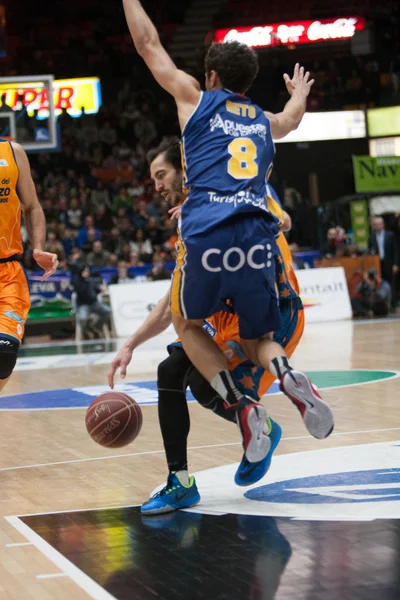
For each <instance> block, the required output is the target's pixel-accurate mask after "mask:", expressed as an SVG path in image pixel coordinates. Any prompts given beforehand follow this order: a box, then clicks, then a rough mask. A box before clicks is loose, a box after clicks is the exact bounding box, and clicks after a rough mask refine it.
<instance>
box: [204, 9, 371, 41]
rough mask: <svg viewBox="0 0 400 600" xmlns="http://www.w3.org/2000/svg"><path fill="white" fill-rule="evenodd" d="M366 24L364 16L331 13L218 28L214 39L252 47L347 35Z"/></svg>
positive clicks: (322, 39) (330, 38) (349, 35)
mask: <svg viewBox="0 0 400 600" xmlns="http://www.w3.org/2000/svg"><path fill="white" fill-rule="evenodd" d="M365 28H366V21H365V19H364V18H363V17H358V16H356V17H333V18H330V19H319V20H309V21H290V22H286V23H273V24H271V25H256V26H253V27H236V28H235V29H217V31H216V32H215V41H216V42H229V41H232V40H235V41H238V42H241V43H242V44H247V45H248V46H250V47H252V48H268V47H270V46H280V45H291V44H311V43H315V42H319V43H321V42H332V41H336V40H343V39H350V38H352V37H353V36H354V34H355V32H356V31H362V30H363V29H365Z"/></svg>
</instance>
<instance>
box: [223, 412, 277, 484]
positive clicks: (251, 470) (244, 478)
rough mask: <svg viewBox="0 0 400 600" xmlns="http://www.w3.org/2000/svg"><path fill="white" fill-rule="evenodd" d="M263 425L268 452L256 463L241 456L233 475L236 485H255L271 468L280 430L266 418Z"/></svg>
mask: <svg viewBox="0 0 400 600" xmlns="http://www.w3.org/2000/svg"><path fill="white" fill-rule="evenodd" d="M265 425H266V427H265V433H266V435H267V436H268V438H269V440H270V449H269V452H268V454H267V455H266V457H265V458H263V459H262V460H260V461H259V462H256V463H251V462H249V461H248V460H247V458H246V455H245V454H243V458H242V460H241V462H240V464H239V467H238V469H237V471H236V473H235V483H236V485H240V486H245V485H251V484H252V483H257V481H260V479H262V478H263V477H264V475H265V474H266V473H267V472H268V470H269V468H270V466H271V461H272V455H273V453H274V451H275V449H276V448H277V446H278V444H279V441H280V439H281V435H282V429H281V426H280V425H278V423H275V421H274V420H273V419H270V418H267V421H266V423H265Z"/></svg>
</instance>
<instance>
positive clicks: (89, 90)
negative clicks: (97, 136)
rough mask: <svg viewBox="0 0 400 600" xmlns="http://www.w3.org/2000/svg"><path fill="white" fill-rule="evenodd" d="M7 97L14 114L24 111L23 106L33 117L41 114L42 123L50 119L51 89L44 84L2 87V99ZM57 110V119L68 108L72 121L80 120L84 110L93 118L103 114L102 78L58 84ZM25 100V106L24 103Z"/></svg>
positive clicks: (73, 80) (3, 85)
mask: <svg viewBox="0 0 400 600" xmlns="http://www.w3.org/2000/svg"><path fill="white" fill-rule="evenodd" d="M4 93H5V94H6V104H7V106H10V107H11V108H12V109H13V110H21V108H22V104H23V105H24V106H25V107H26V110H27V112H28V114H29V116H33V113H34V111H35V110H37V111H38V118H39V119H47V118H48V116H49V94H48V89H47V88H45V87H43V83H41V82H40V81H36V82H35V81H29V82H24V81H21V83H19V84H18V85H17V84H7V83H2V84H0V96H1V95H2V94H4ZM53 94H54V108H55V113H56V115H60V114H61V111H62V109H63V108H66V109H67V111H68V113H69V115H70V116H71V117H79V116H80V115H81V113H82V108H84V109H85V112H86V113H87V114H89V115H91V114H95V113H97V112H98V111H99V108H100V106H101V88H100V79H99V78H98V77H84V78H83V77H82V78H76V79H59V80H56V81H54V86H53ZM20 96H22V98H23V99H22V102H21V100H20Z"/></svg>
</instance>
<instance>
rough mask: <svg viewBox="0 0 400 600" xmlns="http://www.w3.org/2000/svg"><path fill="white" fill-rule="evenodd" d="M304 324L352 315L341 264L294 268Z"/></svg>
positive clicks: (348, 317) (336, 319)
mask: <svg viewBox="0 0 400 600" xmlns="http://www.w3.org/2000/svg"><path fill="white" fill-rule="evenodd" d="M296 276H297V279H298V281H299V285H300V293H301V299H302V301H303V304H304V309H305V317H306V324H307V323H317V322H324V321H341V320H343V319H351V317H352V310H351V303H350V296H349V291H348V288H347V283H346V275H345V271H344V269H343V267H332V268H330V269H305V270H300V271H296Z"/></svg>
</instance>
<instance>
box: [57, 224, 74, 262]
mask: <svg viewBox="0 0 400 600" xmlns="http://www.w3.org/2000/svg"><path fill="white" fill-rule="evenodd" d="M60 241H61V243H62V245H63V248H64V252H65V256H67V257H68V256H70V254H71V252H72V250H73V249H74V248H75V247H76V236H75V233H74V231H73V230H72V229H71V228H70V227H65V228H64V231H63V233H62V235H61V236H60Z"/></svg>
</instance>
